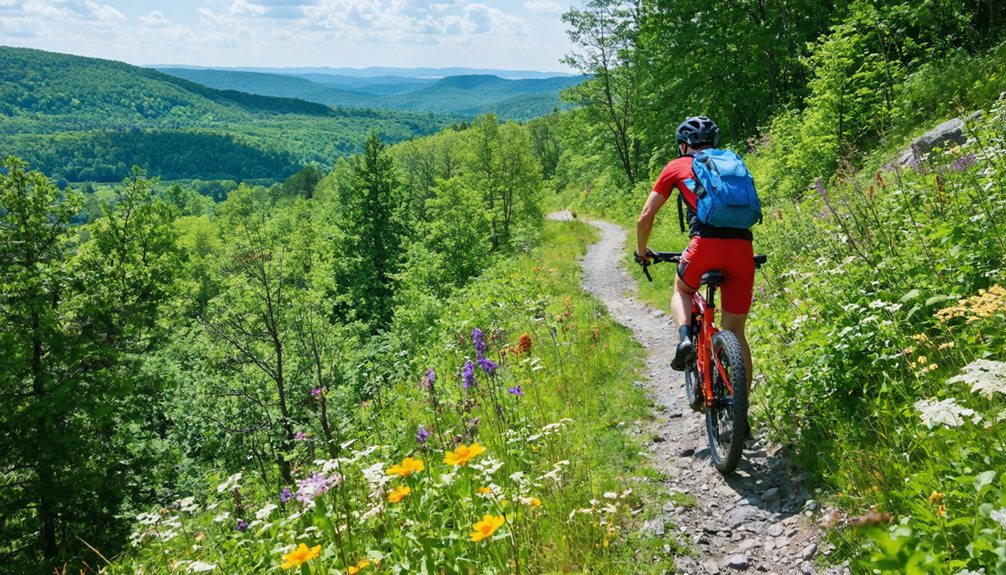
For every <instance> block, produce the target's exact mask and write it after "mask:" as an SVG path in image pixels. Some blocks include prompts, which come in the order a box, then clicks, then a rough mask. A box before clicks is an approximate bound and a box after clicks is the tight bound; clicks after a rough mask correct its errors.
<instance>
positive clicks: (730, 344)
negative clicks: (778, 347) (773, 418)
mask: <svg viewBox="0 0 1006 575" xmlns="http://www.w3.org/2000/svg"><path fill="white" fill-rule="evenodd" d="M647 255H649V256H650V262H649V263H648V264H647V263H645V262H644V263H643V264H642V265H643V273H644V274H646V279H648V280H650V281H651V282H652V281H653V277H652V276H651V275H650V270H649V266H650V265H656V264H658V263H664V262H669V263H675V264H676V263H679V262H680V261H681V253H679V252H653V251H651V252H649V254H647ZM766 261H768V256H765V255H757V256H755V257H754V263H755V267H756V268H758V267H761V265H762V264H764V263H765V262H766ZM722 284H723V274H721V273H720V272H719V271H718V270H710V271H708V272H706V273H704V274H702V279H701V285H704V286H706V295H705V297H703V296H702V294H701V293H699V291H696V292H695V293H694V294H692V313H691V324H690V325H691V338H692V342H693V343H694V345H695V352H694V353H693V354H692V357H691V358H689V360H688V363H687V364H686V367H685V397H686V398H687V400H688V405H689V406H691V408H692V409H694V410H695V411H705V414H706V434H707V435H708V436H709V453H710V455H711V456H712V461H713V465H714V466H715V467H716V469H717V470H719V471H720V473H723V474H725V475H727V474H730V473H733V472H734V470H736V469H737V464H738V463H740V460H741V452H742V451H743V450H744V441H745V439H747V435H748V433H749V430H750V426H749V425H748V388H747V376H746V374H745V372H744V355H743V353H742V351H741V344H740V342H739V341H738V340H737V336H736V335H734V333H733V332H730V331H726V330H721V329H719V328H717V327H716V289H717V288H718V287H720V286H721V285H722Z"/></svg>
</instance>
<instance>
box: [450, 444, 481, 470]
mask: <svg viewBox="0 0 1006 575" xmlns="http://www.w3.org/2000/svg"><path fill="white" fill-rule="evenodd" d="M485 451H486V448H485V447H482V446H481V445H479V444H478V443H473V444H471V445H459V446H458V448H457V449H455V450H454V451H448V452H447V454H446V456H445V457H444V463H446V464H447V465H460V466H462V467H464V466H465V465H468V462H469V461H471V460H472V459H473V458H475V457H477V456H479V455H481V454H483V453H485Z"/></svg>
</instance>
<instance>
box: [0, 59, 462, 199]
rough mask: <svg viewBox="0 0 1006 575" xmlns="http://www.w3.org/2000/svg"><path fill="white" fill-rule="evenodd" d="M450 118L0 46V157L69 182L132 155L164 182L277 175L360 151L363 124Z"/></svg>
mask: <svg viewBox="0 0 1006 575" xmlns="http://www.w3.org/2000/svg"><path fill="white" fill-rule="evenodd" d="M301 81H302V82H307V83H308V84H311V83H310V82H308V81H307V80H301ZM321 87H322V88H324V86H321ZM458 120H459V118H457V117H448V116H433V115H430V114H413V113H409V112H401V111H376V110H358V109H348V108H347V109H333V108H331V107H329V106H327V105H324V104H321V103H317V102H310V101H307V100H305V99H296V98H289V97H284V98H277V97H270V96H266V95H256V94H250V93H247V92H245V91H236V90H216V89H213V88H210V87H207V86H206V85H204V84H201V83H196V82H192V81H189V80H186V79H183V78H179V77H177V76H172V75H169V74H163V73H161V72H158V71H156V70H152V69H149V68H141V67H137V66H131V65H129V64H125V63H122V62H115V61H111V60H101V59H96V58H85V57H80V56H72V55H67V54H57V53H53V52H45V51H42V50H33V49H27V48H11V47H4V46H0V156H7V155H16V156H20V157H22V158H24V159H26V160H28V161H29V163H30V164H31V165H32V166H33V167H36V168H39V169H42V170H43V171H45V172H46V173H48V174H50V175H54V176H57V177H62V178H65V179H67V180H69V181H117V180H121V179H122V178H124V177H125V176H126V175H128V173H129V168H130V167H131V166H132V165H133V164H136V165H139V166H140V167H142V168H145V169H148V170H149V171H150V175H151V176H160V177H162V178H164V179H167V180H172V179H191V178H205V177H213V178H216V179H234V180H244V179H263V178H264V179H270V178H272V179H277V180H279V179H283V178H285V177H287V176H288V175H290V174H291V173H293V172H295V171H297V170H298V169H299V168H300V167H301V166H303V165H305V164H308V163H315V164H318V165H320V166H322V167H330V166H332V165H334V163H335V161H336V159H337V158H338V157H340V156H344V155H347V154H351V153H355V152H358V151H360V149H361V147H362V143H363V141H364V140H365V138H366V134H367V133H368V132H369V131H371V130H374V131H376V132H377V133H378V134H379V135H380V136H381V137H382V138H383V139H384V140H385V141H387V142H396V141H400V140H404V139H407V138H411V137H414V136H417V135H425V134H430V133H433V132H436V131H438V130H440V129H441V128H443V127H444V126H446V125H449V124H451V123H455V122H457V121H458Z"/></svg>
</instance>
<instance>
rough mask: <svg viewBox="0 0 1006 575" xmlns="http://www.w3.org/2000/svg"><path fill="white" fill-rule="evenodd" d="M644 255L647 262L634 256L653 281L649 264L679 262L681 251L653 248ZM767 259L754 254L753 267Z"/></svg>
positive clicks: (761, 255) (647, 277) (644, 272)
mask: <svg viewBox="0 0 1006 575" xmlns="http://www.w3.org/2000/svg"><path fill="white" fill-rule="evenodd" d="M646 255H647V256H649V259H650V261H649V262H647V261H646V260H644V259H642V258H640V257H639V256H638V255H637V256H636V261H637V262H638V263H639V265H641V266H643V274H644V275H645V276H646V279H648V280H650V281H651V282H652V281H653V276H651V275H650V269H649V268H650V266H652V265H657V264H662V263H665V262H667V263H673V264H676V263H679V262H681V252H655V251H653V250H646ZM767 261H768V255H766V254H759V255H756V256H755V257H754V265H755V268H760V267H761V266H762V264H764V263H765V262H767Z"/></svg>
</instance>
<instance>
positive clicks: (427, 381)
mask: <svg viewBox="0 0 1006 575" xmlns="http://www.w3.org/2000/svg"><path fill="white" fill-rule="evenodd" d="M436 381H437V372H436V371H434V370H433V368H432V367H431V368H430V369H428V370H426V374H425V375H423V379H421V380H419V385H420V386H422V388H423V389H425V390H426V391H433V384H434V383H436Z"/></svg>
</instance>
